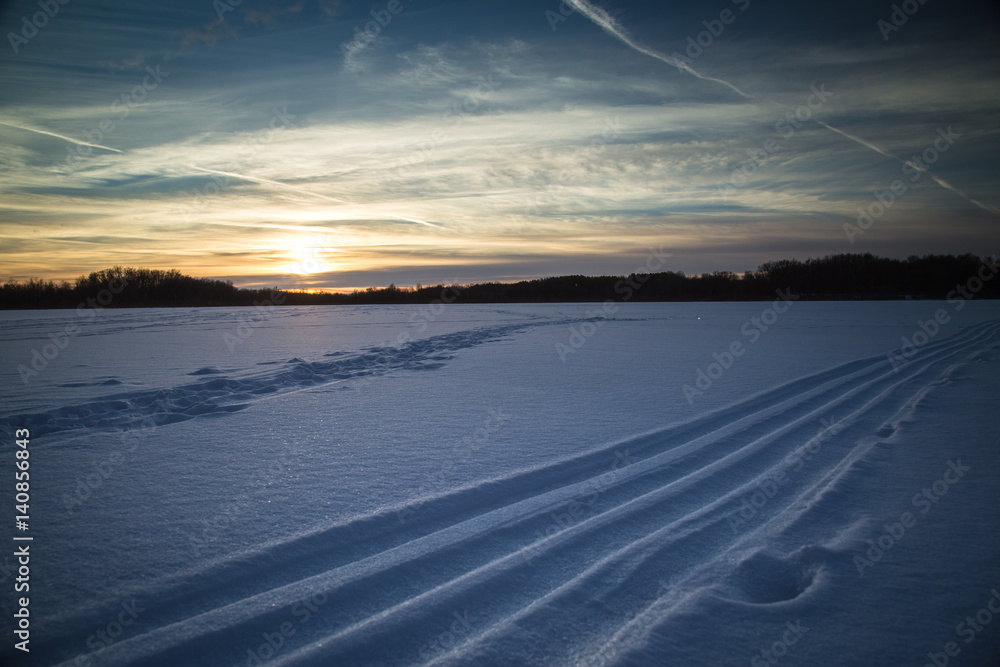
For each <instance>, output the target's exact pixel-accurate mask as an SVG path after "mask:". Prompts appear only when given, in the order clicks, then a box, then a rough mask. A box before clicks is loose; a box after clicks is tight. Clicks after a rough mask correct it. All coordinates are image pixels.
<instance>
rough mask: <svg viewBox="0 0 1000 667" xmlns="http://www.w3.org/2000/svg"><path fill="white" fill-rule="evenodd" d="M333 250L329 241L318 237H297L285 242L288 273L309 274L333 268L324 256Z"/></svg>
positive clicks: (286, 270)
mask: <svg viewBox="0 0 1000 667" xmlns="http://www.w3.org/2000/svg"><path fill="white" fill-rule="evenodd" d="M330 252H332V249H331V248H330V247H329V243H328V241H327V240H325V239H321V238H318V237H309V238H295V239H292V240H290V241H288V242H286V243H285V252H284V257H285V258H286V259H287V260H288V262H289V263H288V264H287V265H286V266H285V268H284V270H285V272H286V273H290V274H294V275H299V276H308V275H312V274H315V273H323V272H325V271H329V270H331V268H332V267H331V266H330V265H329V263H327V262H325V261H324V256H325V255H327V254H328V253H330Z"/></svg>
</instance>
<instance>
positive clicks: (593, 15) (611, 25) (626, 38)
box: [566, 0, 1000, 214]
mask: <svg viewBox="0 0 1000 667" xmlns="http://www.w3.org/2000/svg"><path fill="white" fill-rule="evenodd" d="M566 2H567V3H568V4H569V5H571V6H572V7H575V8H576V10H577V11H579V12H580V13H581V14H583V15H584V16H586V17H587V18H589V19H590V20H591V21H593V22H594V23H596V24H597V25H598V27H600V28H601V29H602V30H604V31H605V32H606V33H608V34H609V35H611V36H612V37H615V38H616V39H618V40H620V41H622V42H624V43H625V44H627V45H628V46H630V47H632V48H633V49H635V50H636V51H638V52H639V53H642V54H645V55H647V56H649V57H651V58H655V59H657V60H659V61H660V62H663V63H666V64H667V65H672V66H674V67H677V68H678V69H682V70H684V71H685V72H687V73H688V74H690V75H692V76H694V77H697V78H699V79H701V80H703V81H711V82H713V83H717V84H720V85H723V86H725V87H726V88H729V89H730V90H732V91H733V92H735V93H736V94H737V95H740V96H742V97H743V98H745V99H748V100H754V101H756V100H757V99H758V98H756V97H754V96H753V95H750V94H748V93H745V92H743V91H742V90H740V89H739V88H737V87H736V86H734V85H733V84H731V83H729V82H728V81H725V80H723V79H717V78H715V77H712V76H705V75H703V74H701V73H700V72H698V71H697V70H695V69H694V68H693V67H691V65H689V64H688V63H686V62H685V61H683V60H678V59H676V58H673V57H671V56H668V55H665V54H663V53H660V52H659V51H657V50H655V49H651V48H649V47H648V46H645V45H643V44H640V43H639V42H637V41H636V40H635V39H634V38H633V37H632V36H631V35H629V33H628V31H627V30H625V28H623V27H622V26H621V25H620V24H619V23H618V22H617V21H616V20H615V19H614V17H613V16H611V15H610V14H608V13H607V12H606V11H605V10H604V9H602V8H601V7H597V6H596V5H593V4H591V3H590V1H589V0H566ZM760 99H762V100H763V101H764V102H768V103H770V104H774V105H775V106H779V107H781V108H783V109H790V108H791V107H788V106H786V105H784V104H781V103H780V102H775V101H773V100H768V99H763V98H760ZM814 120H815V119H814ZM816 122H817V123H818V124H820V125H821V126H823V127H825V128H826V129H828V130H830V131H832V132H836V133H837V134H839V135H840V136H842V137H844V138H846V139H850V140H851V141H853V142H855V143H857V144H859V145H861V146H864V147H866V148H870V149H871V150H873V151H875V152H876V153H879V154H881V155H884V156H885V157H888V158H892V159H893V160H895V161H896V162H899V163H900V164H903V165H909V166H911V167H913V168H914V169H916V170H917V171H919V172H921V173H924V174H927V175H928V176H930V177H931V179H933V180H934V182H935V183H937V184H938V185H940V186H941V187H943V188H945V189H947V190H951V191H952V192H954V193H956V194H957V195H958V196H960V197H962V198H963V199H965V200H966V201H967V202H969V203H971V204H975V205H976V206H978V207H979V208H981V209H983V210H984V211H986V212H987V213H993V214H1000V209H998V208H997V207H996V206H992V205H990V204H984V203H982V202H980V201H977V200H975V199H973V198H972V197H970V196H968V195H966V194H965V193H964V192H962V191H961V190H959V189H958V188H956V187H955V186H953V185H951V184H950V183H948V182H947V181H945V180H943V179H941V178H938V177H937V176H935V175H934V174H932V173H931V172H930V171H929V170H927V169H926V168H924V167H921V166H920V165H917V164H913V163H912V162H910V161H909V160H904V159H902V158H900V157H898V156H896V155H893V154H892V153H890V152H888V151H886V150H884V149H882V148H880V147H878V146H876V145H875V144H873V143H871V142H870V141H865V140H864V139H862V138H861V137H857V136H855V135H853V134H851V133H849V132H845V131H844V130H841V129H839V128H836V127H834V126H832V125H830V124H828V123H824V122H823V121H821V120H816Z"/></svg>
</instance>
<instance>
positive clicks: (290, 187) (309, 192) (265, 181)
mask: <svg viewBox="0 0 1000 667" xmlns="http://www.w3.org/2000/svg"><path fill="white" fill-rule="evenodd" d="M185 166H186V167H188V168H190V169H194V170H195V171H203V172H205V173H206V174H218V175H219V176H228V177H229V178H239V179H241V180H244V181H250V182H252V183H261V184H263V185H274V186H277V187H279V188H284V189H286V190H292V191H293V192H298V193H300V194H303V195H309V196H311V197H317V198H319V199H324V200H326V201H332V202H335V203H337V204H347V205H348V206H354V205H355V204H354V203H353V202H349V201H347V200H346V199H338V198H337V197H330V196H328V195H323V194H320V193H318V192H313V191H312V190H306V189H305V188H300V187H297V186H295V185H289V184H288V183H282V182H281V181H272V180H270V179H268V178H259V177H257V176H247V175H245V174H237V173H234V172H231V171H219V170H218V169H205V168H204V167H196V166H194V165H193V164H189V165H185ZM380 215H384V216H387V217H389V218H395V219H396V220H403V221H405V222H415V223H417V224H420V225H426V226H428V227H438V225H435V224H433V223H430V222H427V221H425V220H420V219H419V218H407V217H405V216H402V215H394V214H392V213H381V214H380Z"/></svg>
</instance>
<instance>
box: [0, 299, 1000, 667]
mask: <svg viewBox="0 0 1000 667" xmlns="http://www.w3.org/2000/svg"><path fill="white" fill-rule="evenodd" d="M770 307H771V305H770V304H768V303H739V304H735V303H718V304H706V303H692V304H675V303H664V304H638V303H636V304H631V303H629V304H621V305H619V307H618V309H617V311H616V312H614V314H613V315H611V316H607V317H605V316H603V315H601V314H599V313H600V304H558V305H517V306H471V305H465V306H458V305H451V306H436V307H434V308H431V307H430V306H423V307H416V306H414V307H409V306H385V307H326V308H324V307H316V308H293V307H283V308H271V309H265V310H262V311H248V310H244V309H154V310H106V311H98V312H96V316H95V317H94V318H93V321H89V320H88V318H87V317H84V316H83V315H81V314H80V313H77V312H75V311H38V312H27V311H20V312H9V311H8V312H3V313H0V322H2V330H0V341H2V353H0V354H2V365H0V378H2V380H3V382H2V392H0V415H2V416H0V433H2V435H3V438H4V439H3V443H4V444H3V447H2V451H3V452H6V454H5V455H3V456H0V474H2V475H3V477H4V479H7V480H10V479H11V477H12V474H13V470H14V445H13V440H14V436H13V433H14V430H15V429H18V428H29V429H30V430H31V445H30V448H31V464H32V468H31V471H32V477H31V502H32V506H31V535H32V536H34V541H33V542H32V546H31V552H32V559H31V590H30V598H31V604H30V609H31V615H32V616H31V619H32V626H31V627H32V640H31V654H30V657H28V656H25V655H24V654H22V653H20V652H19V651H15V650H14V649H13V643H14V639H12V637H13V633H12V630H13V627H14V626H13V612H14V611H15V605H16V598H17V595H15V593H14V592H13V581H14V577H15V576H16V563H15V559H14V557H13V555H12V554H13V546H10V547H9V548H7V549H4V550H3V552H2V553H3V555H0V585H2V587H0V590H2V591H3V592H2V593H0V613H2V622H0V629H2V636H3V637H4V640H3V643H2V645H0V662H2V663H3V664H30V665H57V664H58V665H171V666H174V665H206V666H224V667H230V666H232V667H235V666H238V665H240V666H248V667H253V666H255V665H262V664H266V665H323V666H326V665H408V664H434V665H569V664H581V665H672V664H684V665H747V664H750V665H765V664H767V665H773V664H781V665H904V664H911V665H917V666H919V665H924V664H934V661H935V660H936V661H937V664H938V665H941V664H945V663H943V662H941V661H942V660H944V661H946V662H947V664H952V665H991V664H998V661H997V656H1000V613H994V611H992V610H991V608H990V606H991V605H992V609H993V610H998V612H1000V592H998V591H1000V504H998V502H997V488H998V487H997V482H996V480H997V479H998V475H1000V420H998V419H997V408H996V399H997V396H998V395H1000V391H998V388H1000V347H998V346H1000V304H997V303H993V302H958V303H952V302H948V303H946V302H925V301H912V302H890V303H816V302H795V303H793V304H792V305H791V306H789V307H788V308H787V309H786V312H783V313H780V314H779V313H777V312H774V313H770V314H768V313H767V312H766V311H767V310H768V309H769V308H770ZM939 311H941V312H943V313H944V315H946V316H947V318H945V317H941V319H942V320H944V319H947V324H942V325H939V330H938V331H937V332H936V333H934V334H933V335H930V336H925V337H921V336H920V333H919V332H921V323H923V325H924V328H925V329H928V330H931V331H933V326H931V325H929V324H928V322H929V321H931V320H933V319H934V317H935V314H936V313H937V314H938V315H940V312H939ZM754 317H756V318H760V320H761V322H762V323H763V322H770V324H763V326H765V327H766V331H763V330H761V329H759V328H756V331H757V332H758V333H757V334H756V335H755V334H754V333H753V331H754V329H755V325H754V324H753V320H752V319H751V318H754ZM74 323H76V324H79V325H80V331H79V333H77V334H76V335H74V336H70V337H67V338H65V339H60V340H62V342H63V343H65V344H64V346H63V349H61V350H59V351H58V354H56V356H55V357H54V358H53V359H51V360H48V362H47V365H46V366H45V368H43V369H41V370H40V371H38V374H37V375H36V376H33V377H30V378H28V382H27V383H25V382H23V381H22V379H21V377H20V375H19V372H18V366H19V365H24V366H26V367H30V365H31V360H32V356H33V352H32V351H33V350H42V348H43V346H45V345H46V344H47V343H50V342H51V340H52V339H51V338H50V337H49V334H57V335H56V338H57V339H59V338H60V337H59V335H58V333H57V332H60V331H64V330H65V327H66V326H67V325H72V324H74ZM915 335H916V338H917V342H918V343H920V342H923V343H924V344H922V345H919V347H918V348H916V352H915V354H913V355H911V357H910V358H909V359H903V358H902V357H896V356H890V353H891V352H892V351H893V350H896V349H897V348H900V347H901V345H902V341H901V337H905V338H906V339H908V340H913V338H914V336H915ZM407 339H412V342H403V343H402V344H400V341H405V340H407ZM735 343H739V344H741V345H742V350H743V352H742V354H740V355H739V356H736V357H733V358H732V359H731V363H729V361H730V360H729V359H728V358H727V356H726V354H727V351H729V350H730V349H732V346H733V345H734V344H735ZM53 349H54V348H50V349H49V352H50V353H51V352H52V351H53ZM737 349H739V348H738V347H737ZM560 351H561V354H560ZM717 359H721V362H720V361H717ZM40 363H41V362H38V361H37V360H36V364H39V365H40ZM713 363H718V364H720V365H719V366H716V367H712V364H713ZM723 365H726V366H728V368H723ZM699 371H701V372H704V373H705V374H706V375H705V377H704V378H703V379H701V384H700V387H701V389H699V385H698V384H696V383H697V382H698V381H699V377H700V375H699ZM709 375H711V376H713V378H710V377H709ZM709 380H711V382H710V384H709V382H708V381H709ZM686 385H687V386H688V387H689V388H694V389H698V390H699V391H701V392H702V393H700V394H696V395H692V394H691V392H690V390H689V391H688V394H687V395H686V393H685V386H686ZM689 396H690V399H691V400H688V397H689ZM0 488H2V490H0V493H3V494H5V495H7V496H8V497H9V501H8V502H7V503H6V504H7V506H8V510H7V511H8V512H9V514H8V517H7V518H6V519H4V525H5V526H9V527H8V528H7V529H6V531H5V534H6V535H7V540H8V545H14V542H12V541H11V537H13V535H14V534H15V531H14V529H13V522H14V517H13V514H14V511H13V508H12V507H10V506H11V505H13V495H14V490H13V485H12V484H11V483H10V482H5V483H4V484H3V485H2V487H0ZM925 489H926V490H927V494H929V495H923V494H924V493H925V492H924V490H925ZM904 524H906V525H904ZM880 544H881V547H879V545H880ZM992 596H996V597H995V598H994V597H992ZM977 615H978V617H977ZM969 617H971V618H970V619H969V621H967V620H966V619H967V618H969ZM977 618H978V620H977ZM977 628H978V629H977ZM949 642H952V643H953V644H949ZM948 650H950V651H951V653H952V655H947V654H946V651H948ZM26 657H28V658H29V659H26Z"/></svg>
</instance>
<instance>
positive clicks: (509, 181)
mask: <svg viewBox="0 0 1000 667" xmlns="http://www.w3.org/2000/svg"><path fill="white" fill-rule="evenodd" d="M237 3H238V4H237ZM674 4H676V5H680V6H679V7H676V8H675V7H673V5H674ZM46 6H47V7H49V13H50V14H54V15H51V16H50V15H46V14H45V13H44V11H43V10H44V7H46ZM895 6H896V8H897V9H894V8H893V6H891V3H889V2H884V3H883V2H870V1H865V2H860V1H858V2H839V3H819V4H817V3H801V2H790V1H787V2H764V1H763V0H735V1H731V0H714V1H713V2H690V3H664V2H662V0H660V1H658V2H645V1H637V0H593V1H590V0H573V1H572V2H569V1H567V2H564V3H563V4H560V3H559V2H558V1H557V0H550V1H542V0H502V1H501V0H475V1H471V0H469V1H449V2H443V1H437V0H373V1H366V2H352V1H348V0H298V1H297V2H294V3H291V2H287V1H285V2H270V1H265V0H242V2H238V0H231V1H230V2H226V1H225V0H215V2H213V1H212V0H173V1H172V2H169V3H167V2H164V3H155V2H131V1H122V0H68V1H66V2H65V4H60V3H59V0H42V2H41V5H40V4H39V2H38V0H32V1H27V0H25V1H20V2H9V3H5V4H3V5H2V7H3V9H0V27H2V30H3V34H4V43H3V45H2V47H0V91H2V92H0V155H2V161H0V243H2V250H0V252H2V255H0V257H2V261H0V279H3V280H6V279H9V278H14V279H24V278H28V277H41V278H45V279H49V278H52V279H57V280H59V279H69V280H72V279H73V278H75V277H76V276H78V275H80V274H83V273H87V272H89V271H92V270H98V269H103V268H107V267H109V266H112V265H115V264H120V265H126V266H143V267H149V268H159V269H171V268H176V269H179V270H181V271H182V272H184V273H188V274H191V275H195V276H206V277H215V278H223V279H231V280H233V281H234V282H236V283H237V284H239V285H242V286H255V285H258V286H259V285H273V284H277V285H280V286H282V287H299V288H306V287H311V288H327V289H349V288H354V287H365V286H368V285H388V284H389V283H390V282H394V283H395V284H397V285H413V284H415V283H418V282H419V283H423V284H437V283H441V282H450V281H459V282H480V281H486V280H517V279H522V278H531V277H541V276H551V275H563V274H571V273H584V274H590V275H597V274H623V273H628V272H630V271H632V270H633V269H634V268H635V267H636V266H637V265H639V264H640V263H641V262H642V261H643V260H644V259H645V257H646V256H647V255H648V253H649V248H651V247H653V248H657V249H660V248H662V249H663V251H665V252H669V253H672V255H673V256H672V258H671V262H672V264H671V266H670V267H668V268H670V269H672V270H683V271H685V272H687V273H689V274H693V273H700V272H704V271H712V270H716V269H719V270H733V271H744V270H747V269H752V268H755V267H756V266H757V265H758V264H760V263H762V262H765V261H768V260H773V259H780V258H792V257H797V258H799V259H805V258H806V257H810V256H812V257H816V256H822V255H825V254H835V253H843V252H874V253H876V254H882V255H889V256H894V257H905V256H907V255H911V254H924V253H965V252H975V253H979V254H991V253H994V252H997V251H998V250H1000V248H998V246H1000V244H998V241H1000V191H998V188H997V184H998V183H1000V165H998V161H1000V157H998V156H1000V46H998V44H1000V8H998V5H997V3H995V2H992V1H986V0H983V1H979V2H976V1H961V0H960V1H958V2H943V1H942V0H925V2H924V4H920V2H919V1H918V0H908V1H907V2H903V3H896V5H895ZM53 8H55V9H53ZM907 11H909V13H907ZM880 22H881V23H880ZM39 26H40V27H39ZM366 30H367V31H368V32H367V35H366V34H365V31H366ZM373 35H374V36H373ZM679 58H683V60H680V59H679ZM789 114H790V115H789ZM796 114H798V118H796ZM789 119H790V120H789ZM914 157H917V158H918V159H919V162H915V161H913V158H914ZM907 161H910V162H909V164H906V162H907ZM741 170H742V173H741ZM894 181H898V184H897V188H896V193H895V194H893V193H892V190H891V188H892V185H893V182H894ZM900 186H901V187H900ZM886 191H888V193H889V194H886ZM877 196H881V197H882V199H883V202H884V203H879V201H878V199H877V198H876V197H877ZM859 207H862V208H863V209H865V210H868V211H870V212H871V213H872V214H873V218H872V220H871V224H870V225H869V226H868V228H867V229H866V230H861V231H863V233H854V234H852V233H851V232H850V229H851V228H850V227H849V228H848V230H847V231H845V224H848V225H857V223H858V216H859ZM865 224H866V225H867V224H868V223H865ZM849 236H851V237H852V238H851V239H849V238H848V237H849Z"/></svg>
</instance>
